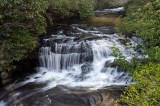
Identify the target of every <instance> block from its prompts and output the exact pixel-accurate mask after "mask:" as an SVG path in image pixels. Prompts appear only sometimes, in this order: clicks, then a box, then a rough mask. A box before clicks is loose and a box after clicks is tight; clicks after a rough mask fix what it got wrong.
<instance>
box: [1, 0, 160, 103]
mask: <svg viewBox="0 0 160 106" xmlns="http://www.w3.org/2000/svg"><path fill="white" fill-rule="evenodd" d="M105 1H106V0H105ZM95 3H96V2H95V1H94V0H1V2H0V41H1V42H0V48H1V50H0V72H5V71H7V72H8V71H12V70H14V69H16V66H15V65H14V64H15V63H16V62H18V61H20V60H21V59H23V58H25V56H27V54H28V53H30V52H31V51H32V50H34V48H36V47H37V45H38V36H40V35H43V34H45V33H46V28H47V22H46V15H47V18H48V19H52V17H54V16H56V17H60V18H61V19H66V18H70V17H75V18H78V19H86V18H88V17H89V16H92V15H93V14H94V7H95ZM73 4H74V5H73ZM125 8H126V14H125V15H124V17H123V18H122V20H121V22H120V23H117V25H116V29H117V32H118V33H121V34H125V35H126V36H131V35H132V36H138V37H140V38H141V39H142V40H143V45H138V46H137V47H136V48H135V50H137V51H138V52H139V53H141V54H143V55H147V58H144V59H142V60H139V59H137V58H136V57H135V58H133V61H132V62H131V63H128V62H125V60H124V59H121V58H120V59H119V63H120V64H121V63H124V64H122V68H123V67H124V68H125V69H127V70H128V69H129V70H130V71H131V70H132V71H131V72H132V73H133V74H132V76H133V78H134V79H135V80H136V84H134V85H129V86H128V87H126V89H125V90H124V94H123V95H122V98H121V100H120V101H119V100H118V101H119V102H125V103H127V104H128V105H129V106H159V105H160V0H132V1H130V2H129V3H128V4H127V5H126V6H125ZM48 11H49V12H50V13H49V14H51V15H48ZM53 24H54V23H53Z"/></svg>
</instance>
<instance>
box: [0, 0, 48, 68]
mask: <svg viewBox="0 0 160 106" xmlns="http://www.w3.org/2000/svg"><path fill="white" fill-rule="evenodd" d="M48 5H49V3H48V1H45V0H1V3H0V37H1V38H3V44H2V47H1V49H2V50H1V52H2V54H1V60H0V71H11V70H12V69H15V68H16V67H15V65H14V63H15V62H17V61H20V60H21V59H22V58H24V57H25V55H26V54H27V53H29V52H30V51H31V50H33V49H34V48H35V47H36V44H37V43H36V42H37V40H36V39H35V38H36V36H35V35H38V34H41V33H43V32H45V29H46V21H45V18H44V17H43V13H44V12H45V11H46V9H47V8H48Z"/></svg>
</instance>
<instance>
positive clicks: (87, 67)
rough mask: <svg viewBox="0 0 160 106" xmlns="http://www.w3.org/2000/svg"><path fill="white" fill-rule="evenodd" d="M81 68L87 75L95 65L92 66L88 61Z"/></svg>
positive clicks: (83, 73)
mask: <svg viewBox="0 0 160 106" xmlns="http://www.w3.org/2000/svg"><path fill="white" fill-rule="evenodd" d="M81 69H82V75H85V74H86V73H88V72H90V71H91V70H93V67H92V65H91V63H86V64H84V65H82V66H81Z"/></svg>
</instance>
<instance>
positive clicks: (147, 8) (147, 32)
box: [117, 0, 160, 106]
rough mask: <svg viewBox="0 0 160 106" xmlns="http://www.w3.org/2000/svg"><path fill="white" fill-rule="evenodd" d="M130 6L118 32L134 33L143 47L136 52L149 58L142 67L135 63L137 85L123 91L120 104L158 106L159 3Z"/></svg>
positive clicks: (159, 86)
mask: <svg viewBox="0 0 160 106" xmlns="http://www.w3.org/2000/svg"><path fill="white" fill-rule="evenodd" d="M150 1H152V2H150ZM136 2H137V3H136ZM147 2H148V3H147ZM133 3H135V4H133ZM131 4H132V5H133V6H131V7H128V9H129V11H128V12H127V15H126V17H125V18H124V19H123V20H122V23H120V24H119V25H118V28H117V31H119V32H122V33H124V34H132V33H135V34H136V35H137V36H139V37H140V38H142V40H143V42H144V43H143V44H144V46H142V45H143V44H142V45H138V46H137V48H136V50H138V51H141V49H143V50H144V52H140V53H143V54H146V55H148V58H145V59H143V60H141V64H140V63H138V62H136V67H135V68H136V70H135V71H134V73H133V78H134V79H135V81H136V84H133V85H129V86H128V87H126V89H125V90H124V94H123V95H122V98H121V100H120V101H121V102H125V103H127V105H129V106H159V105H160V64H159V63H160V0H141V1H139V0H138V1H137V0H133V1H132V2H131ZM131 4H130V5H131ZM130 5H129V6H130ZM137 66H138V67H137Z"/></svg>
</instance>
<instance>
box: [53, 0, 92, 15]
mask: <svg viewBox="0 0 160 106" xmlns="http://www.w3.org/2000/svg"><path fill="white" fill-rule="evenodd" d="M50 4H51V7H52V10H53V11H54V12H55V14H57V15H59V16H60V17H61V18H66V17H73V16H79V17H80V18H87V17H88V16H90V15H93V10H94V0H50Z"/></svg>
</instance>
